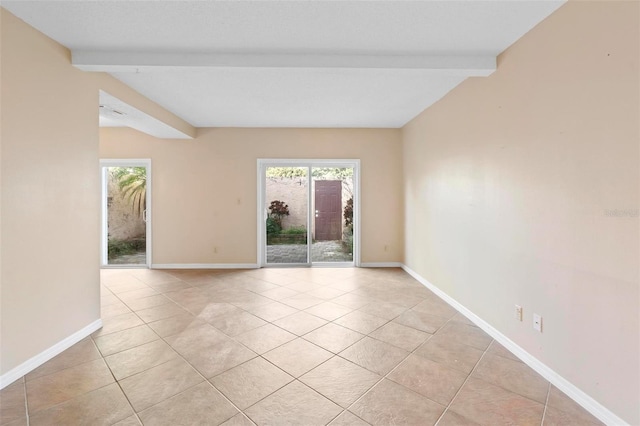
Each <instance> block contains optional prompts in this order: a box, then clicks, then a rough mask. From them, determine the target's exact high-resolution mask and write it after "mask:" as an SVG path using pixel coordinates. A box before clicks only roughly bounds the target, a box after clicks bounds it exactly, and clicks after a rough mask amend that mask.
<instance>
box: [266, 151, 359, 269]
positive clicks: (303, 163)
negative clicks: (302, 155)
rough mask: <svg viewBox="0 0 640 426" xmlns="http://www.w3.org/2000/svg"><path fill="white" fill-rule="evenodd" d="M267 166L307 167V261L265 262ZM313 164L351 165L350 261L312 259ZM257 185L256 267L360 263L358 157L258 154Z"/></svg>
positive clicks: (324, 165) (334, 266) (327, 265)
mask: <svg viewBox="0 0 640 426" xmlns="http://www.w3.org/2000/svg"><path fill="white" fill-rule="evenodd" d="M267 167H307V168H308V169H309V175H308V178H309V185H308V188H309V189H308V194H307V198H308V200H307V205H308V208H307V263H296V264H288V263H284V264H267V251H266V219H267V217H266V214H267V213H266V210H265V207H264V206H265V203H266V200H265V198H266V194H265V190H266V187H265V178H266V175H265V174H266V170H267ZM314 167H339V168H348V167H351V168H353V220H354V226H353V262H312V261H311V247H312V245H313V241H312V239H311V231H312V230H311V214H312V211H311V210H312V209H311V206H312V205H313V203H312V197H313V196H314V194H313V191H312V187H313V185H312V182H311V179H312V176H311V169H312V168H314ZM257 180H258V182H257V188H258V205H257V212H256V217H257V232H258V235H257V237H258V238H257V244H258V247H257V254H258V256H257V264H258V266H259V267H290V266H303V267H333V268H337V267H343V266H356V267H359V266H360V222H361V220H360V159H296V158H259V159H258V161H257Z"/></svg>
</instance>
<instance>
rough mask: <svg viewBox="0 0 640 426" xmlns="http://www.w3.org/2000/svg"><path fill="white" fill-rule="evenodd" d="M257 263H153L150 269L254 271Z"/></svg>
mask: <svg viewBox="0 0 640 426" xmlns="http://www.w3.org/2000/svg"><path fill="white" fill-rule="evenodd" d="M256 268H258V264H257V263H155V264H153V265H151V269H256Z"/></svg>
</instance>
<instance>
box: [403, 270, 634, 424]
mask: <svg viewBox="0 0 640 426" xmlns="http://www.w3.org/2000/svg"><path fill="white" fill-rule="evenodd" d="M402 269H404V270H405V271H406V272H407V273H408V274H409V275H411V276H412V277H413V278H415V279H416V280H417V281H418V282H420V283H421V284H422V285H424V286H425V287H427V288H428V289H429V290H431V291H432V292H434V293H435V294H436V295H437V296H439V297H440V298H441V299H442V300H444V301H445V302H447V303H448V304H449V305H451V306H452V307H453V308H455V309H456V310H457V311H458V312H460V313H461V314H462V315H464V316H465V317H467V318H468V319H469V320H470V321H471V322H473V323H474V324H476V325H477V326H478V327H480V328H481V329H482V330H484V331H485V332H486V333H487V334H488V335H490V336H491V337H493V338H494V339H495V340H497V341H498V342H499V343H500V344H502V346H504V347H505V348H507V349H508V350H509V351H511V352H512V353H513V354H514V355H515V356H517V357H518V358H520V360H522V362H524V363H525V364H527V365H528V366H529V367H531V368H532V369H533V370H535V371H536V372H537V373H538V374H540V375H541V376H542V377H544V378H545V379H547V380H548V381H549V382H551V384H552V385H554V386H555V387H557V388H558V389H560V390H561V391H562V392H564V393H566V394H567V395H568V396H569V397H570V398H571V399H573V400H574V401H575V402H576V403H578V404H580V405H581V406H582V407H583V408H584V409H585V410H587V411H588V412H590V413H591V414H593V416H594V417H596V418H598V419H599V420H600V421H601V422H603V423H604V424H606V425H611V426H623V425H628V423H627V422H625V421H624V420H622V419H621V418H620V417H618V416H617V415H615V414H614V413H612V412H611V411H610V410H609V409H607V408H606V407H605V406H603V405H602V404H600V403H599V402H598V401H596V400H595V399H593V398H592V397H590V396H589V395H587V394H586V393H584V392H583V391H582V390H580V389H579V388H578V387H577V386H575V385H574V384H572V383H571V382H569V381H568V380H567V379H565V378H564V377H562V376H561V375H560V374H558V373H556V372H555V371H554V370H552V369H551V368H549V367H548V366H547V365H546V364H544V363H542V362H541V361H540V360H538V359H537V358H535V357H534V356H533V355H531V354H530V353H528V352H527V351H525V350H524V349H522V348H521V347H520V346H518V345H517V344H516V343H514V342H513V341H512V340H511V339H509V338H508V337H507V336H505V335H504V334H502V333H501V332H500V331H498V330H497V329H495V328H494V327H493V326H491V325H490V324H489V323H487V322H486V321H484V320H483V319H482V318H480V317H479V316H477V315H476V314H474V313H473V312H471V311H470V310H469V309H467V308H466V307H464V306H463V305H462V304H460V303H459V302H458V301H456V300H455V299H454V298H452V297H451V296H449V295H448V294H446V293H445V292H443V291H442V290H440V289H439V288H438V287H436V286H435V285H433V284H432V283H430V282H429V281H427V280H426V279H424V278H423V277H421V276H420V275H419V274H418V273H417V272H415V271H414V270H412V269H411V268H409V267H408V266H407V265H402Z"/></svg>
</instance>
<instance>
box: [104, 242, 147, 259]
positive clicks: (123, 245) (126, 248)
mask: <svg viewBox="0 0 640 426" xmlns="http://www.w3.org/2000/svg"><path fill="white" fill-rule="evenodd" d="M107 248H108V257H109V259H114V258H116V257H118V256H124V255H127V254H134V253H137V252H139V251H142V250H144V249H146V248H147V242H146V240H145V239H144V238H132V239H130V240H112V239H110V240H109V242H108V243H107Z"/></svg>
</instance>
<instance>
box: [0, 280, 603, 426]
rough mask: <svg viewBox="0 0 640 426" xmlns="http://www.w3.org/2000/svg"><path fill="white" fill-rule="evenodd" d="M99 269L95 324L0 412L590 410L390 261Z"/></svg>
mask: <svg viewBox="0 0 640 426" xmlns="http://www.w3.org/2000/svg"><path fill="white" fill-rule="evenodd" d="M102 283H103V289H102V316H103V321H104V326H103V328H102V329H101V330H99V331H97V332H96V333H94V334H93V335H92V336H91V337H88V338H86V339H84V340H83V341H81V342H79V343H77V344H76V345H74V346H73V347H71V348H69V349H68V350H67V351H65V352H63V353H62V354H60V355H59V356H57V357H55V358H53V359H52V360H51V361H49V362H47V363H45V364H44V365H42V366H41V367H39V368H37V369H36V370H34V371H32V372H31V373H29V374H28V375H27V376H25V377H24V378H21V379H20V380H18V381H16V382H15V383H13V384H12V385H10V386H8V387H7V388H5V389H4V390H2V391H1V392H0V405H1V408H2V409H1V411H0V424H2V425H5V424H6V425H13V426H17V425H26V424H31V425H34V426H35V425H112V424H116V425H139V424H140V423H142V424H145V425H172V426H174V425H195V424H202V425H218V424H224V425H227V426H231V425H252V424H258V425H304V426H311V425H325V424H331V425H367V424H372V425H401V424H405V425H434V424H438V425H439V426H450V425H490V426H494V425H591V424H599V422H598V421H597V420H596V419H595V418H594V417H592V416H591V415H589V414H588V413H587V412H586V411H584V410H583V409H582V408H580V407H579V406H578V405H577V404H575V403H574V402H573V401H572V400H570V399H569V398H568V397H566V396H565V395H564V394H562V392H560V391H559V390H558V389H556V388H555V387H553V386H551V385H550V384H549V383H548V382H547V381H546V380H544V379H543V378H542V377H540V376H539V375H537V374H536V373H535V372H534V371H532V370H531V369H530V368H529V367H527V366H526V365H525V364H523V363H522V362H520V361H519V360H518V359H517V358H516V357H514V356H513V355H512V354H511V353H509V352H508V351H507V350H505V349H504V348H503V347H502V346H500V345H499V344H498V343H497V342H495V341H494V340H493V339H492V338H491V337H489V336H488V335H487V334H485V333H484V332H483V331H482V330H480V329H479V328H477V327H475V326H474V325H473V324H472V323H470V322H469V321H468V320H467V319H465V318H464V317H463V316H461V315H460V314H458V313H456V311H455V310H453V309H452V308H451V307H449V306H448V305H447V304H446V303H444V302H443V301H442V300H440V299H439V298H438V297H437V296H435V295H434V294H433V293H431V292H430V291H429V290H427V289H425V288H424V287H423V286H422V285H420V284H419V283H418V282H416V281H415V280H414V279H412V278H411V277H410V276H408V275H407V274H406V273H404V272H403V271H401V270H397V269H376V270H373V269H360V268H358V269H355V268H343V269H325V268H319V269H260V270H246V271H165V272H161V271H152V270H143V269H139V270H136V269H133V270H132V269H129V270H114V269H111V270H103V271H102ZM25 407H26V409H25ZM27 416H28V417H27ZM27 422H28V423H27Z"/></svg>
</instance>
